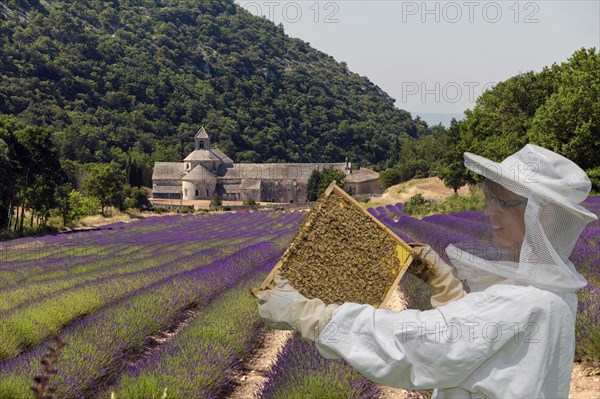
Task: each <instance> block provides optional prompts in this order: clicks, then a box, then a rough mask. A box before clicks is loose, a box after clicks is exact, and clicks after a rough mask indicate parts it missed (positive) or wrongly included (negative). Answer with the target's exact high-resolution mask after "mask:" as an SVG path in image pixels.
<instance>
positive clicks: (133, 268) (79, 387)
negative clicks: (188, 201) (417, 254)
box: [0, 197, 600, 398]
mask: <svg viewBox="0 0 600 399" xmlns="http://www.w3.org/2000/svg"><path fill="white" fill-rule="evenodd" d="M584 205H585V206H586V207H587V208H588V209H590V210H592V211H593V212H595V213H596V214H598V213H600V197H593V198H590V199H588V200H587V201H586V202H585V204H584ZM369 211H370V212H371V213H372V214H373V215H374V216H376V217H377V218H379V219H380V220H381V221H383V222H384V223H386V224H387V225H388V226H389V227H391V228H392V229H393V230H394V231H395V232H396V233H398V235H400V237H402V238H403V239H405V240H407V241H421V242H426V243H429V244H430V245H432V246H433V247H434V248H436V249H440V248H444V247H445V246H446V245H447V244H448V243H450V242H456V241H474V240H478V239H481V238H484V237H485V236H486V234H488V231H487V230H486V223H485V217H484V216H483V214H482V213H481V212H474V211H469V212H461V213H458V214H454V215H434V216H429V217H425V218H423V219H421V220H419V219H416V218H413V217H410V216H408V215H405V214H403V207H402V204H397V205H395V206H387V207H380V208H377V209H370V210H369ZM305 216H306V212H300V211H296V212H274V211H256V212H243V213H225V214H202V215H177V216H163V217H155V218H148V219H144V220H140V221H137V222H132V223H115V224H112V225H107V226H103V227H100V228H96V229H92V230H85V231H77V232H71V233H63V234H56V235H51V236H44V237H30V238H24V239H18V240H13V241H8V242H4V243H2V244H0V397H1V398H33V397H34V396H33V392H32V391H31V389H30V387H31V386H32V385H33V384H34V377H35V376H36V375H39V374H40V373H41V370H42V368H41V367H42V366H41V364H40V361H41V359H42V357H43V356H44V354H45V353H46V351H47V348H48V346H49V344H50V342H51V337H52V336H54V335H56V334H59V336H60V337H61V338H62V340H63V341H64V342H66V344H67V345H66V347H65V348H64V349H63V350H62V352H61V353H60V356H59V358H58V362H57V364H56V369H57V373H56V375H54V376H53V377H52V382H53V384H54V386H55V387H56V389H57V392H56V394H55V397H57V398H110V397H111V394H112V395H113V396H114V397H115V398H160V397H162V396H163V395H164V394H165V392H166V395H167V397H168V398H226V397H228V396H229V395H231V393H232V391H233V388H234V386H235V384H236V382H235V378H234V377H235V376H236V373H239V371H240V370H241V369H243V368H244V364H245V362H247V361H248V360H249V357H250V355H251V354H252V353H253V352H254V351H255V350H256V348H257V347H258V346H259V345H260V344H261V340H262V336H263V331H264V329H265V326H264V325H263V324H262V322H261V321H260V318H259V317H258V313H257V309H256V301H255V299H254V298H253V297H252V296H251V295H250V294H249V289H250V288H251V287H255V286H257V285H258V284H259V283H260V282H261V281H262V279H263V278H264V277H265V276H266V274H267V273H268V271H269V270H270V269H271V268H272V267H273V265H274V264H275V262H276V261H277V259H278V258H279V257H280V256H281V254H282V253H283V251H284V250H285V248H286V246H287V244H288V243H289V242H290V241H291V240H292V238H293V236H294V234H295V233H296V231H297V230H298V228H299V227H300V224H301V223H302V221H303V220H304V217H305ZM599 241H600V224H598V223H597V222H596V223H594V224H593V225H590V226H588V228H587V229H586V230H585V232H584V234H583V235H582V236H581V238H580V239H579V241H578V242H577V245H576V247H575V250H574V251H573V254H572V257H571V259H572V260H573V262H574V263H575V264H576V266H577V267H578V269H579V270H580V271H581V272H582V273H583V274H584V275H585V276H586V277H587V279H588V281H589V285H588V287H586V288H585V289H584V290H582V291H581V292H580V294H579V295H580V305H579V315H578V320H577V323H578V324H577V358H578V359H579V360H600V328H599V326H600V323H599V322H600V320H599V317H600V304H599V301H598V295H599V294H600V288H598V287H599V286H600V248H599V247H598V245H599V244H600V242H599ZM442 255H443V253H442ZM404 289H407V290H413V292H412V293H411V295H410V296H411V298H416V300H415V303H412V304H411V305H413V306H417V305H418V302H423V300H418V298H419V296H421V299H426V298H427V293H426V292H419V290H421V289H422V288H419V286H418V285H417V284H412V283H410V284H404ZM166 337H168V338H169V339H165V338H166ZM268 377H269V380H268V382H267V384H266V386H265V388H264V392H263V395H261V397H268V398H293V397H298V398H306V397H311V394H313V395H317V396H313V397H319V398H374V397H377V396H378V393H377V387H376V386H374V385H373V384H371V383H370V382H369V381H367V380H365V379H364V378H363V377H362V376H360V375H359V374H358V373H356V372H355V371H353V370H352V369H351V368H349V367H347V366H346V365H344V364H343V363H341V362H327V361H324V359H322V358H321V357H320V356H319V355H318V353H317V352H316V351H315V349H314V347H313V346H312V345H309V344H307V343H306V342H304V341H302V340H299V339H297V338H294V339H292V340H291V341H289V342H288V343H287V345H286V347H285V348H284V350H283V351H282V352H280V354H279V356H278V358H277V360H276V362H275V365H274V367H273V369H272V370H271V371H270V372H269V374H268Z"/></svg>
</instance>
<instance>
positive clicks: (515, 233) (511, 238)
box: [483, 180, 527, 261]
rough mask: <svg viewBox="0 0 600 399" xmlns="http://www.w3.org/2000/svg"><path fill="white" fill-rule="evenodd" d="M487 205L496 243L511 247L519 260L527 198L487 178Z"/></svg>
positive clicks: (486, 209) (484, 188) (484, 189)
mask: <svg viewBox="0 0 600 399" xmlns="http://www.w3.org/2000/svg"><path fill="white" fill-rule="evenodd" d="M483 192H484V194H485V200H486V207H485V210H484V213H485V215H486V216H487V217H489V218H490V223H491V225H492V234H493V241H494V244H496V245H497V246H499V247H501V248H506V249H509V250H510V251H511V252H512V253H513V254H515V255H514V257H515V258H516V259H513V260H515V261H516V260H518V254H519V253H520V251H521V245H522V244H523V239H524V238H525V206H526V205H527V200H526V199H525V198H523V197H521V196H520V195H517V194H515V193H513V192H511V191H508V190H507V189H505V188H504V187H502V186H501V185H499V184H497V183H494V182H492V181H490V180H486V181H485V183H484V185H483Z"/></svg>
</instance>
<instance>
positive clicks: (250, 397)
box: [228, 329, 293, 399]
mask: <svg viewBox="0 0 600 399" xmlns="http://www.w3.org/2000/svg"><path fill="white" fill-rule="evenodd" d="M292 334H293V333H292V331H282V330H271V329H265V332H264V335H263V337H262V343H261V345H260V347H259V348H258V349H257V351H256V353H255V354H254V356H253V357H252V358H251V359H250V360H249V362H248V363H247V364H246V366H245V368H244V369H243V370H242V372H241V373H240V374H239V375H238V376H237V378H236V379H237V381H238V384H239V385H238V386H237V388H235V389H234V391H233V393H232V394H231V395H230V396H229V397H228V398H229V399H254V398H259V397H260V393H261V392H262V390H263V388H264V385H265V382H266V381H267V377H266V373H267V372H268V371H269V370H271V368H272V367H273V366H274V365H275V362H276V361H277V355H278V354H279V352H281V351H282V350H283V348H284V347H285V345H286V344H287V342H288V340H289V339H290V338H291V336H292Z"/></svg>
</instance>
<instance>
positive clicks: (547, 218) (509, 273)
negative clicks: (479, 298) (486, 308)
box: [447, 144, 597, 291]
mask: <svg viewBox="0 0 600 399" xmlns="http://www.w3.org/2000/svg"><path fill="white" fill-rule="evenodd" d="M464 157H465V166H466V167H467V168H468V169H470V170H472V171H473V172H475V173H477V174H479V175H481V176H484V177H485V178H487V179H489V180H491V181H494V182H496V183H498V184H500V185H501V186H503V187H504V188H506V189H507V190H509V191H512V192H513V193H516V194H518V195H520V196H522V197H525V198H527V205H526V208H525V237H524V240H523V244H522V246H521V249H520V253H519V261H518V262H514V261H509V260H505V259H502V258H501V257H498V256H496V257H495V258H494V255H490V253H489V252H490V251H489V250H488V251H481V250H480V251H479V252H478V253H477V254H476V255H474V253H473V251H471V253H469V254H467V253H465V252H464V251H462V250H460V249H458V248H457V247H455V246H452V245H451V246H449V247H448V249H447V253H448V256H449V257H450V259H451V260H452V262H453V264H454V265H455V266H456V268H457V269H458V272H459V277H460V278H462V279H466V280H467V282H468V283H469V284H470V286H471V288H475V289H477V286H478V285H480V286H481V287H482V288H483V286H486V285H489V284H490V283H492V282H493V283H497V282H505V283H508V284H524V285H534V286H537V287H540V288H545V289H550V290H553V291H573V290H576V289H578V288H582V287H584V286H585V285H586V284H587V282H586V280H585V278H584V277H583V276H581V275H580V274H579V273H577V271H576V270H575V267H574V266H573V263H572V262H571V261H570V260H569V256H570V254H571V251H572V250H573V247H574V246H575V242H576V241H577V238H578V237H579V235H580V234H581V232H582V231H583V229H584V228H585V226H586V225H587V224H588V223H589V222H591V221H593V220H596V219H597V216H596V215H594V214H593V213H591V212H589V211H588V210H587V209H585V208H583V207H582V206H581V205H579V204H580V203H581V202H582V201H583V200H585V199H586V197H587V196H588V194H589V192H590V190H591V183H590V179H589V178H588V176H587V175H586V173H585V172H584V171H583V170H582V169H581V168H580V167H579V166H577V165H576V164H575V163H574V162H572V161H570V160H569V159H567V158H565V157H563V156H561V155H559V154H556V153H554V152H552V151H549V150H547V149H545V148H542V147H538V146H536V145H533V144H527V145H526V146H525V147H523V148H522V149H521V150H519V151H518V152H516V153H515V154H513V155H510V156H509V157H507V158H506V159H505V160H504V161H502V162H500V163H497V162H493V161H491V160H489V159H486V158H484V157H481V156H479V155H475V154H471V153H468V152H467V153H465V154H464ZM482 252H487V255H482ZM492 252H493V251H492Z"/></svg>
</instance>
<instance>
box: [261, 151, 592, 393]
mask: <svg viewBox="0 0 600 399" xmlns="http://www.w3.org/2000/svg"><path fill="white" fill-rule="evenodd" d="M465 166H466V167H467V168H469V169H470V170H472V171H474V172H476V173H478V174H480V175H482V176H484V177H485V178H486V180H485V181H486V182H485V183H484V191H485V195H486V200H487V205H486V208H485V211H484V213H485V215H487V216H488V217H489V221H490V223H491V234H492V242H491V243H489V244H484V243H483V241H482V242H475V243H471V244H470V246H469V245H468V246H467V247H465V246H464V245H463V246H462V247H461V246H459V245H450V246H448V247H447V248H446V253H447V255H448V257H449V258H450V260H451V263H452V264H453V265H454V266H455V267H456V268H457V270H458V278H460V279H462V280H466V285H467V286H468V290H469V291H470V292H469V293H468V294H467V293H466V292H465V291H464V290H463V285H462V283H461V282H460V281H459V279H457V278H456V277H454V275H453V273H452V269H451V267H450V266H448V265H447V264H446V263H444V262H443V261H442V260H441V259H440V258H439V257H438V256H437V255H436V253H435V252H434V251H433V250H432V249H431V248H430V247H428V246H416V247H415V249H414V250H413V256H414V258H415V259H416V262H413V263H414V265H411V270H413V272H414V273H416V274H418V275H419V276H420V277H422V278H423V279H424V280H426V282H427V283H428V284H429V285H430V286H431V287H432V289H433V292H434V296H433V297H432V304H433V305H434V306H435V308H434V309H432V310H427V311H418V310H404V311H401V312H393V311H389V310H385V309H375V308H373V307H372V306H370V305H363V304H357V303H344V304H342V305H335V304H332V305H328V306H325V304H324V303H323V302H322V301H320V300H319V299H310V300H309V299H306V298H305V297H303V296H302V295H301V294H299V293H298V292H297V291H296V290H294V289H293V287H291V286H290V284H289V283H288V282H287V281H286V280H284V279H282V278H281V277H279V276H277V277H276V279H277V285H276V286H275V288H273V289H271V290H267V291H263V292H262V293H259V312H260V315H261V317H262V318H263V319H264V320H265V322H266V323H267V324H268V325H270V326H272V327H273V328H279V329H294V330H296V331H298V332H300V334H301V335H302V336H303V337H304V338H308V339H313V340H315V339H316V346H317V348H318V350H319V352H320V353H321V354H322V355H323V356H324V357H326V358H328V359H344V360H345V361H346V362H347V363H348V364H350V365H351V366H352V367H354V368H355V369H357V370H358V371H359V372H360V373H361V374H363V375H364V376H366V377H368V378H369V379H371V380H373V381H375V382H377V383H380V384H384V385H388V386H392V387H401V388H405V389H435V390H434V398H519V399H522V398H567V397H568V394H569V385H570V378H571V368H572V364H573V355H574V348H575V315H576V310H577V297H576V294H575V291H576V290H577V289H579V288H582V287H584V286H585V285H586V280H585V279H584V278H583V277H582V276H581V275H580V274H579V273H577V271H576V270H575V268H574V267H573V264H572V263H571V262H570V261H569V255H570V253H571V251H572V249H573V246H574V245H575V241H576V240H577V238H578V237H579V235H580V234H581V232H582V231H583V229H584V227H585V226H586V224H588V223H589V222H590V221H593V220H596V219H597V217H596V216H595V215H594V214H592V213H590V212H589V211H587V210H586V209H585V208H583V207H581V206H580V205H579V204H580V203H581V202H582V201H583V200H584V199H585V198H586V197H587V195H588V194H589V191H590V188H591V185H590V180H589V178H588V177H587V175H586V174H585V172H584V171H582V170H581V169H580V168H579V167H578V166H577V165H576V164H574V163H573V162H571V161H570V160H568V159H566V158H564V157H562V156H560V155H558V154H556V153H554V152H552V151H549V150H546V149H544V148H541V147H538V146H535V145H531V144H528V145H526V146H525V147H524V148H522V149H521V150H520V151H518V152H516V153H515V154H513V155H511V156H509V157H508V158H506V159H505V160H504V161H502V162H501V163H496V162H492V161H490V160H488V159H486V158H483V157H481V156H478V155H475V154H471V153H465Z"/></svg>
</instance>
